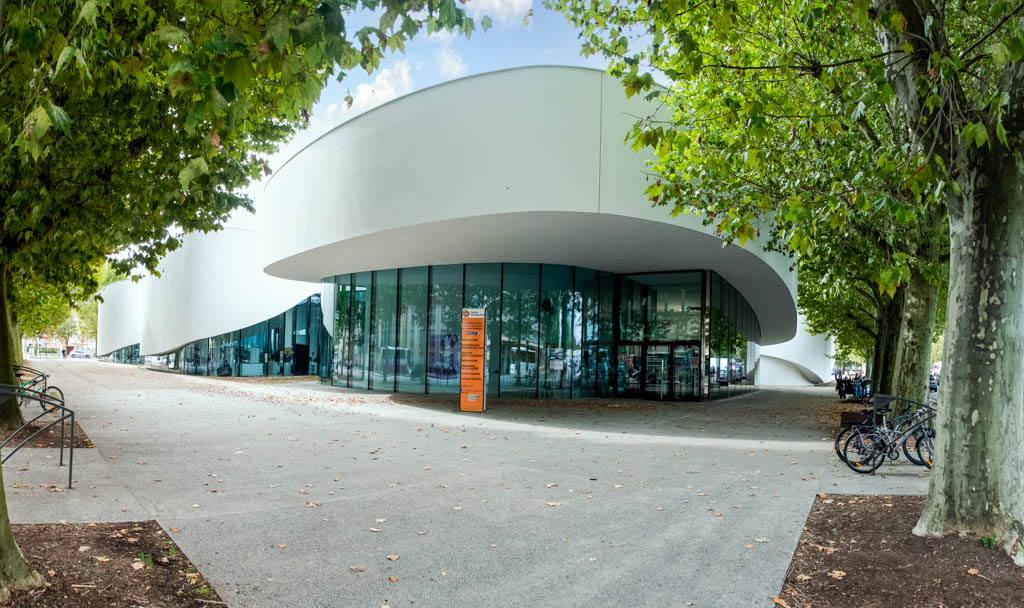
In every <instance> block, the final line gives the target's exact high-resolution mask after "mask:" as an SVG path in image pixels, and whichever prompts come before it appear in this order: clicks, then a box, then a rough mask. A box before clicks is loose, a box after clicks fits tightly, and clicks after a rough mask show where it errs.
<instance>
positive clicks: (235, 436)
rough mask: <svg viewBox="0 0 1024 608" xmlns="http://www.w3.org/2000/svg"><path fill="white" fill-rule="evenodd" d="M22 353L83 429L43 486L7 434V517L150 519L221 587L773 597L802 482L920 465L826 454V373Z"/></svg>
mask: <svg viewBox="0 0 1024 608" xmlns="http://www.w3.org/2000/svg"><path fill="white" fill-rule="evenodd" d="M32 364H33V365H34V366H38V367H41V368H43V369H45V370H46V371H48V372H50V373H51V374H52V378H51V380H52V382H53V383H54V384H56V385H58V386H60V387H61V388H62V389H63V390H64V393H65V395H66V396H67V399H68V404H69V406H70V407H72V408H73V409H75V411H76V412H77V413H78V420H79V423H80V424H81V426H82V427H83V428H84V429H85V431H86V432H87V433H88V435H89V436H90V438H91V439H92V440H93V441H94V442H95V445H96V447H95V448H94V449H79V450H75V470H74V476H75V479H76V480H77V481H76V483H75V489H74V490H71V491H63V492H53V491H51V490H50V489H47V488H44V487H42V486H43V485H44V484H54V485H57V486H63V484H66V469H61V468H59V467H58V466H57V459H56V457H54V458H52V459H48V458H47V455H48V454H49V455H54V456H55V454H56V451H55V450H45V449H32V450H27V449H26V450H22V451H21V452H18V453H17V454H16V455H15V456H14V457H13V458H12V459H11V460H10V461H9V462H8V463H7V464H6V465H5V466H4V481H5V483H6V484H7V500H8V505H9V508H10V514H11V519H12V521H13V522H14V523H29V522H55V521H62V520H63V521H69V522H93V521H132V520H143V519H156V520H157V521H158V522H160V524H161V525H162V526H163V527H164V529H165V530H167V531H169V532H170V533H171V536H172V537H173V538H174V539H175V540H176V541H177V542H178V544H179V545H180V546H181V548H182V549H183V550H184V551H185V552H186V553H187V555H188V556H189V557H190V558H191V559H192V560H193V562H194V563H195V564H196V565H197V566H198V567H199V568H200V570H201V571H202V573H203V574H204V575H205V576H206V577H207V579H208V580H209V581H210V582H211V583H212V584H213V586H214V587H215V588H216V590H217V592H218V593H219V594H220V595H221V597H222V598H223V599H224V600H225V601H227V602H228V604H229V605H231V606H239V607H242V606H245V607H248V606H259V607H264V606H265V607H280V606H302V607H320V606H324V607H326V606H332V607H334V606H344V607H368V608H379V607H380V606H383V605H387V606H391V607H392V608H398V607H407V606H422V607H451V606H488V607H498V606H557V607H560V608H561V607H568V606H615V607H622V606H658V607H664V606H688V605H690V604H689V603H690V602H692V605H693V606H722V607H740V606H769V605H771V601H770V599H769V598H770V597H771V596H773V595H775V594H777V593H778V592H779V589H780V587H781V585H782V581H783V578H784V576H785V573H786V568H787V566H788V564H789V561H790V557H791V556H792V554H793V551H794V548H795V546H796V542H797V539H798V538H799V535H800V531H801V527H802V525H803V523H804V520H805V519H806V517H807V514H808V510H809V508H810V506H811V503H812V501H813V499H814V496H815V494H816V493H818V492H826V493H836V492H843V493H862V492H863V493H913V494H920V493H924V492H925V490H926V486H927V477H926V476H923V475H922V473H923V470H922V469H920V468H917V467H913V466H910V465H907V464H905V463H897V464H895V465H892V466H889V465H887V466H885V467H884V468H883V469H881V473H882V474H880V475H874V476H859V475H855V474H853V473H852V472H850V471H849V470H848V469H846V468H845V466H842V468H840V465H841V463H839V462H838V460H837V459H836V457H835V455H834V454H833V452H832V443H831V437H830V434H829V430H828V429H827V428H826V426H825V424H824V422H823V421H824V416H823V415H822V413H823V411H824V410H825V409H827V408H828V407H829V406H830V405H832V404H833V403H834V396H835V393H834V391H832V390H830V389H826V388H814V389H792V390H788V391H782V390H771V391H769V390H765V391H760V392H757V393H753V394H749V395H746V396H743V397H739V398H735V399H731V400H727V401H720V402H712V403H671V404H661V403H651V402H643V401H629V402H621V403H620V402H614V401H608V400H605V401H583V402H573V403H571V404H567V405H566V406H550V405H545V404H544V403H543V402H538V403H536V404H514V405H502V404H501V403H492V404H491V405H490V407H489V409H488V411H487V412H485V413H483V414H463V413H460V412H458V411H456V406H455V405H454V403H453V402H450V401H449V402H444V401H441V400H438V399H430V398H423V397H417V396H410V395H398V396H394V395H384V394H379V395H378V394H370V393H365V392H361V393H354V392H348V391H344V390H341V389H334V388H330V387H323V386H321V385H319V384H317V383H315V382H309V381H291V382H247V381H240V380H222V379H215V378H195V377H186V376H178V375H172V374H165V373H160V372H154V371H147V370H143V369H139V368H136V367H131V366H119V365H115V364H106V363H99V362H95V361H91V360H69V361H51V362H33V363H32ZM14 484H17V485H18V486H19V487H17V488H14V487H12V486H13V485H14ZM23 486H27V487H23ZM755 539H757V540H755ZM763 541H767V542H763ZM748 546H750V548H748ZM24 549H25V550H26V552H27V553H29V554H31V553H32V551H31V548H30V547H25V548H24ZM387 556H392V557H394V556H397V559H394V560H391V559H388V557H387ZM361 569H365V570H363V571H359V570H361ZM354 570H355V571H354ZM392 579H397V580H394V581H393V580H392Z"/></svg>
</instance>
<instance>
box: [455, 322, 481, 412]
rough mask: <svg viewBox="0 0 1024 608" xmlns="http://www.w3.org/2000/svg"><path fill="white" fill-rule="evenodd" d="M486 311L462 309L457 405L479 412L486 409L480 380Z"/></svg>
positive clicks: (465, 410)
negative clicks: (460, 368) (460, 370)
mask: <svg viewBox="0 0 1024 608" xmlns="http://www.w3.org/2000/svg"><path fill="white" fill-rule="evenodd" d="M486 321H487V315H486V313H485V312H484V309H483V308H463V309H462V364H461V367H462V375H461V378H460V390H459V409H460V410H462V411H464V412H482V411H484V410H485V409H487V403H486V394H487V393H486V392H485V390H484V381H485V379H486V378H487V360H486V357H487V340H486V337H485V335H484V329H485V327H486Z"/></svg>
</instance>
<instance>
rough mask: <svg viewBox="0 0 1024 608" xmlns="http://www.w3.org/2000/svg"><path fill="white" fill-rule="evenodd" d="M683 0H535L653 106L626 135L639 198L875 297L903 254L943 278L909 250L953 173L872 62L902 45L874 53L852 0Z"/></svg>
mask: <svg viewBox="0 0 1024 608" xmlns="http://www.w3.org/2000/svg"><path fill="white" fill-rule="evenodd" d="M684 4H685V5H686V7H687V8H686V10H679V9H680V5H679V4H678V3H665V2H655V3H647V2H640V1H639V0H634V1H627V2H620V3H615V4H609V3H604V2H596V1H590V0H549V2H548V5H549V6H551V7H553V8H555V9H557V10H560V11H562V12H564V13H565V14H566V15H567V16H568V17H569V18H570V20H571V21H572V22H573V23H574V24H575V25H576V26H577V27H578V28H579V29H580V31H581V37H582V40H583V53H584V54H587V55H589V54H602V55H604V56H605V57H606V58H608V59H609V60H610V61H611V67H610V68H609V71H610V72H611V73H612V74H613V75H615V76H617V77H619V78H620V79H621V80H622V82H623V85H624V87H625V90H626V93H627V95H633V94H645V95H646V96H648V97H649V98H652V99H656V100H657V101H659V102H661V103H662V104H663V107H664V108H665V109H664V111H662V112H660V113H659V114H657V115H655V116H649V117H644V118H642V119H640V120H639V121H637V123H636V125H635V126H634V129H633V131H632V133H631V134H630V135H629V139H630V140H631V141H632V143H633V145H634V147H635V148H637V149H639V148H643V147H646V148H649V149H651V150H652V151H654V152H655V153H656V155H657V158H656V160H655V161H654V162H653V163H651V181H650V186H649V188H648V195H649V197H650V199H651V200H652V201H653V202H654V203H656V204H658V205H665V206H668V207H670V208H671V209H672V210H673V213H680V212H683V211H695V212H696V213H699V214H701V215H703V217H704V219H705V223H707V224H711V225H713V226H714V227H715V229H716V231H717V233H718V234H719V235H720V236H722V237H723V238H725V239H726V240H736V241H738V242H739V244H740V245H741V246H742V245H744V244H745V243H746V242H747V241H748V240H750V239H752V238H754V237H755V236H758V235H761V233H762V231H764V230H767V231H768V234H766V235H765V236H767V237H768V240H769V241H770V242H771V245H772V247H774V248H775V249H778V250H780V251H788V252H792V253H798V254H800V255H801V256H805V257H806V256H821V257H823V258H824V259H827V260H831V261H832V262H833V264H834V265H835V274H837V275H838V276H841V277H844V278H846V279H847V280H857V281H859V280H861V279H863V278H865V276H866V277H867V278H868V279H870V280H871V281H873V282H875V283H877V286H878V290H879V291H880V292H882V293H883V294H886V295H888V296H891V295H893V294H894V293H895V292H896V289H897V288H898V286H899V285H900V284H901V283H903V282H905V281H906V280H907V279H908V278H909V275H910V272H911V269H912V268H917V269H918V270H919V271H920V272H922V273H925V274H926V275H929V276H934V277H935V282H936V284H941V283H942V282H944V281H945V268H944V266H943V265H942V256H941V255H940V256H938V257H935V256H932V257H930V258H929V257H927V256H924V255H922V251H923V250H925V249H929V250H930V249H933V247H931V245H934V246H935V247H937V248H938V249H939V250H942V249H943V248H944V247H946V248H948V245H947V244H946V243H947V240H948V239H947V236H946V232H945V230H944V225H943V223H942V215H943V213H944V211H942V209H941V207H942V204H943V203H944V200H945V199H944V197H945V195H946V194H947V193H948V191H949V189H950V188H951V187H952V186H951V185H950V180H949V178H948V175H947V174H946V173H947V172H946V171H945V165H944V164H943V162H942V159H941V158H940V157H938V156H935V155H934V154H933V155H931V156H930V155H929V154H928V153H927V151H924V150H921V149H920V148H918V147H915V146H914V145H913V142H912V141H911V140H910V138H909V137H908V129H907V123H906V121H905V119H904V118H903V116H902V114H903V113H902V111H901V110H900V108H899V107H898V106H899V102H898V100H897V99H896V98H895V96H894V93H893V90H892V87H891V86H890V84H889V83H888V81H887V80H886V77H885V72H884V65H885V62H886V61H892V59H893V58H897V57H899V56H900V55H903V54H906V53H915V52H916V51H914V50H913V49H912V48H911V49H905V50H900V51H895V52H882V53H879V52H878V48H877V47H878V43H877V41H876V40H875V33H874V25H873V24H872V22H871V20H870V19H869V16H868V14H867V11H866V10H865V8H864V6H865V4H864V3H836V4H835V5H833V4H832V3H821V2H811V3H789V2H768V3H764V2H760V1H753V0H751V1H731V2H727V3H725V4H722V3H701V2H693V3H684ZM897 22H899V20H897ZM653 74H660V75H663V77H665V78H667V79H668V82H669V84H668V85H667V86H665V87H659V86H656V85H655V82H654V78H653ZM980 132H984V128H982V129H981V131H980ZM980 132H977V133H975V132H974V131H972V134H971V136H972V137H973V141H979V140H980V137H981V135H980ZM935 207H939V209H935ZM925 245H928V246H925ZM851 254H855V255H856V257H855V258H851V257H850V256H851ZM851 260H855V261H856V264H857V267H856V268H843V267H844V265H846V266H849V262H850V261H851Z"/></svg>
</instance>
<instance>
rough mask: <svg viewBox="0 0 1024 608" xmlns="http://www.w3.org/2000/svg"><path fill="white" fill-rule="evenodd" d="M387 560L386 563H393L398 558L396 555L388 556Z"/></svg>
mask: <svg viewBox="0 0 1024 608" xmlns="http://www.w3.org/2000/svg"><path fill="white" fill-rule="evenodd" d="M387 558H388V561H392V562H393V561H395V560H396V559H398V556H397V555H388V556H387Z"/></svg>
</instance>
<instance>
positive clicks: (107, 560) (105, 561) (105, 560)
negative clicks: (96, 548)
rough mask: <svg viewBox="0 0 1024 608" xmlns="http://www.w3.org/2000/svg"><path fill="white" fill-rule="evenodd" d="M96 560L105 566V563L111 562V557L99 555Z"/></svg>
mask: <svg viewBox="0 0 1024 608" xmlns="http://www.w3.org/2000/svg"><path fill="white" fill-rule="evenodd" d="M94 559H95V560H96V561H98V562H100V563H101V564H105V563H107V562H109V561H110V558H109V557H105V556H102V555H97V556H96V557H95V558H94Z"/></svg>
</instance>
